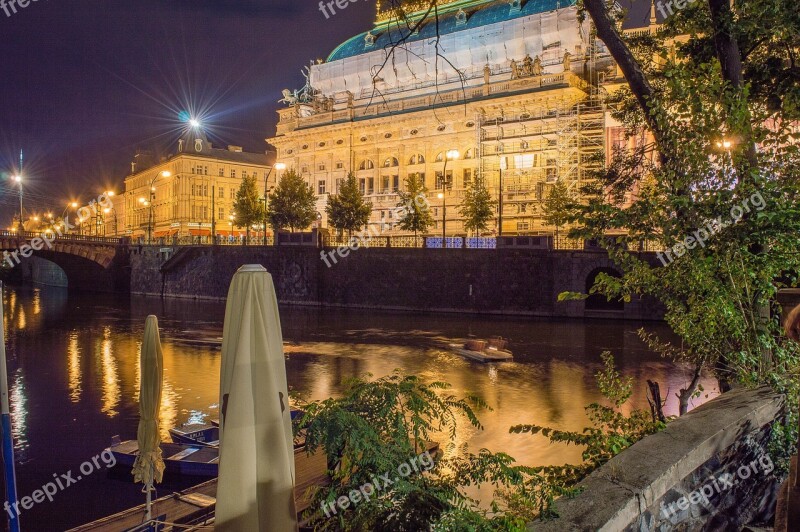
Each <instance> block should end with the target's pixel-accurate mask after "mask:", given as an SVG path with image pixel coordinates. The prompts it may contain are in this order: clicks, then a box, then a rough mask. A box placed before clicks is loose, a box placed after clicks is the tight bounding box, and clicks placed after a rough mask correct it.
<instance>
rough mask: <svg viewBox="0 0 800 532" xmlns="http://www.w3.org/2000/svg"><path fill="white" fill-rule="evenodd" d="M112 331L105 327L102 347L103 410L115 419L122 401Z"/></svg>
mask: <svg viewBox="0 0 800 532" xmlns="http://www.w3.org/2000/svg"><path fill="white" fill-rule="evenodd" d="M110 335H111V329H110V328H109V327H103V340H102V343H101V347H100V353H101V361H102V362H101V363H102V376H101V378H102V380H103V408H102V412H103V413H104V414H106V415H107V416H108V417H114V416H116V415H117V414H119V412H117V410H116V408H117V405H118V404H119V401H120V387H119V376H118V375H117V361H116V359H115V358H114V354H113V352H112V349H111V339H110V338H109V336H110Z"/></svg>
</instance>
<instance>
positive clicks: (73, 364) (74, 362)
mask: <svg viewBox="0 0 800 532" xmlns="http://www.w3.org/2000/svg"><path fill="white" fill-rule="evenodd" d="M67 357H68V358H67V361H68V364H69V390H70V393H69V398H70V400H71V401H72V402H73V403H77V402H78V401H80V400H81V382H82V379H81V348H80V346H79V345H78V333H77V332H71V333H69V345H68V347H67Z"/></svg>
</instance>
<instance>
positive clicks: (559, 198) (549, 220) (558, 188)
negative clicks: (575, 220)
mask: <svg viewBox="0 0 800 532" xmlns="http://www.w3.org/2000/svg"><path fill="white" fill-rule="evenodd" d="M572 205H573V202H572V196H571V195H570V193H569V188H567V184H566V182H564V180H563V179H559V180H558V181H556V183H555V185H553V186H552V188H551V189H550V192H549V193H548V194H547V198H545V200H544V205H542V211H543V212H544V223H546V224H547V225H553V226H555V228H556V238H558V231H559V229H561V227H562V226H563V225H564V224H566V223H567V222H569V220H570V218H571V216H572V214H573V213H572Z"/></svg>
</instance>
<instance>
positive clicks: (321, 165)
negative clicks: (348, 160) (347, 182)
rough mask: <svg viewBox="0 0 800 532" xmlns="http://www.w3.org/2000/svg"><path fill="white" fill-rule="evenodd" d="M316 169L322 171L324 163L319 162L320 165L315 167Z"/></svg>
mask: <svg viewBox="0 0 800 532" xmlns="http://www.w3.org/2000/svg"><path fill="white" fill-rule="evenodd" d="M317 170H319V171H320V172H324V171H325V165H324V164H320V165H319V166H318V167H317Z"/></svg>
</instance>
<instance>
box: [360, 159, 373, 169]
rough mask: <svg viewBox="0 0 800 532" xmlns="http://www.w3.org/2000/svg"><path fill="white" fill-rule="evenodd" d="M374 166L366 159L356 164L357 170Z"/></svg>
mask: <svg viewBox="0 0 800 532" xmlns="http://www.w3.org/2000/svg"><path fill="white" fill-rule="evenodd" d="M373 168H375V163H373V162H372V161H370V160H369V159H367V160H366V161H361V164H360V165H359V166H358V169H359V170H372V169H373Z"/></svg>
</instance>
